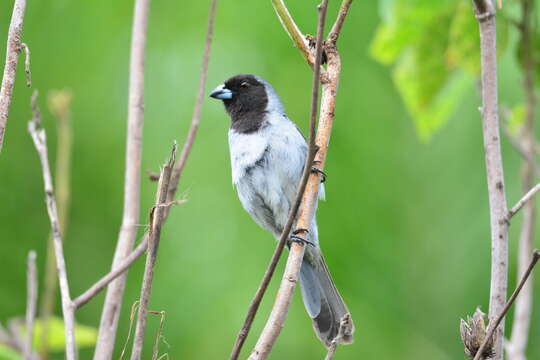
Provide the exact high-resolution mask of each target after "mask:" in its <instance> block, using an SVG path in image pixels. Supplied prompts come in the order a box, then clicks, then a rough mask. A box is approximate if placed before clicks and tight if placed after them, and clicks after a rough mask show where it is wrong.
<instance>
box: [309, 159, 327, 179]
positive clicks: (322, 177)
mask: <svg viewBox="0 0 540 360" xmlns="http://www.w3.org/2000/svg"><path fill="white" fill-rule="evenodd" d="M318 163H320V161H319V160H314V161H313V164H314V165H313V166H312V167H311V172H314V173H319V174H321V184H322V183H323V182H325V181H326V174H325V172H324V171H322V170H321V169H319V168H318V167H317V166H315V165H316V164H318Z"/></svg>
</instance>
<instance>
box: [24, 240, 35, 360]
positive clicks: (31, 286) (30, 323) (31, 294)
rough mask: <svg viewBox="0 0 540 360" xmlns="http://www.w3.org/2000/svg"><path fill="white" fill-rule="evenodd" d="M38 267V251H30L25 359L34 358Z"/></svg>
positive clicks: (27, 278)
mask: <svg viewBox="0 0 540 360" xmlns="http://www.w3.org/2000/svg"><path fill="white" fill-rule="evenodd" d="M37 288H38V284H37V269H36V252H35V251H33V250H32V251H30V252H29V253H28V263H27V270H26V339H25V342H24V360H32V335H33V334H34V319H35V318H36V304H37V291H38V289H37Z"/></svg>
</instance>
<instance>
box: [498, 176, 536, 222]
mask: <svg viewBox="0 0 540 360" xmlns="http://www.w3.org/2000/svg"><path fill="white" fill-rule="evenodd" d="M539 190H540V183H538V184H536V185H535V186H534V187H533V188H532V189H530V190H529V191H528V192H527V193H526V194H525V195H523V197H522V198H521V199H520V200H519V201H518V202H517V203H516V205H514V206H513V207H512V209H510V210H508V214H507V215H506V219H507V220H510V219H511V218H512V217H513V216H514V215H515V214H517V212H518V211H519V210H521V208H522V207H523V206H524V205H525V204H526V203H527V202H528V201H529V200H531V199H532V198H533V197H534V195H536V193H537V192H538V191H539Z"/></svg>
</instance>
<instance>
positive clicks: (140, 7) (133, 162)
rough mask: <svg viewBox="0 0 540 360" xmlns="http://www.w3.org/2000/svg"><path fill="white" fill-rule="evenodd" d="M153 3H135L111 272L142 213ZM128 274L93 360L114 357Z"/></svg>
mask: <svg viewBox="0 0 540 360" xmlns="http://www.w3.org/2000/svg"><path fill="white" fill-rule="evenodd" d="M149 8H150V0H137V1H135V10H134V15H133V28H132V38H131V56H130V69H129V104H128V121H127V122H128V124H127V144H126V161H125V164H126V170H125V181H124V211H123V216H122V226H121V227H120V234H119V235H118V243H117V246H116V251H115V253H114V259H113V264H112V270H113V271H114V270H115V269H117V268H118V266H119V265H120V264H121V263H122V262H123V260H124V259H125V258H126V257H128V256H129V254H130V253H131V251H132V249H133V243H134V241H135V236H136V235H137V224H138V223H139V211H140V182H141V156H142V134H143V117H144V53H145V49H146V34H147V28H148V13H149ZM126 276H127V273H126V272H124V273H123V274H121V275H120V276H119V277H118V278H117V279H116V280H114V281H113V282H111V284H109V286H108V289H107V295H106V297H105V303H104V306H103V311H102V314H101V323H100V326H99V334H98V340H97V343H96V350H95V352H94V360H108V359H110V358H111V356H112V352H113V348H114V342H115V338H116V330H117V327H118V318H119V316H120V308H121V307H122V299H123V295H124V288H125V285H126Z"/></svg>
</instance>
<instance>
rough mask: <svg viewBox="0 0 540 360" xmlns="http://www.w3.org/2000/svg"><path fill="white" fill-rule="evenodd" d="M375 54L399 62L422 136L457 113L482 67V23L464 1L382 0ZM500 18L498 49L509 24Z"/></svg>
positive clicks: (396, 70) (403, 89)
mask: <svg viewBox="0 0 540 360" xmlns="http://www.w3.org/2000/svg"><path fill="white" fill-rule="evenodd" d="M381 17H382V22H381V24H380V25H379V26H378V29H377V31H376V34H375V38H374V40H373V42H372V44H371V54H372V56H373V57H374V58H375V59H376V60H377V61H379V62H380V63H382V64H387V65H394V67H393V79H394V82H395V84H396V87H397V89H398V91H399V92H400V94H401V96H402V98H403V101H404V103H405V106H406V108H407V110H408V111H409V113H410V114H411V116H412V118H413V119H414V122H415V124H416V128H417V131H418V134H419V136H420V138H421V139H422V140H429V138H430V137H431V136H432V134H433V133H434V132H436V131H437V130H439V129H440V128H441V127H442V126H443V125H444V124H445V123H446V121H447V120H448V119H449V118H450V116H451V115H452V114H453V112H454V111H455V109H456V108H457V106H458V104H459V102H460V100H461V99H462V97H463V96H464V95H465V93H466V92H467V91H468V89H469V88H470V84H472V79H473V78H474V76H476V75H477V74H478V72H479V70H480V40H479V35H478V24H477V22H476V19H475V17H474V16H473V13H472V9H471V4H470V3H469V2H465V1H457V2H456V1H424V0H416V1H408V0H393V1H391V0H386V1H383V2H381ZM500 19H501V20H500V21H499V22H498V43H499V49H505V48H506V43H507V39H508V36H507V33H508V26H507V24H506V22H505V21H504V19H503V18H502V17H501V18H500Z"/></svg>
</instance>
